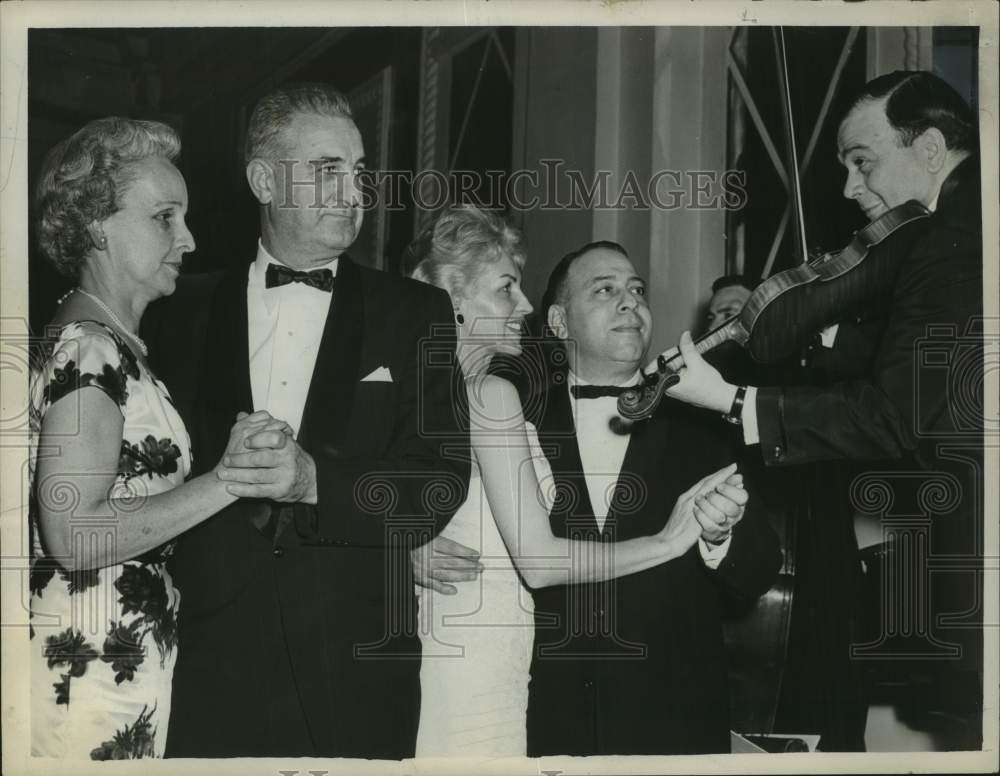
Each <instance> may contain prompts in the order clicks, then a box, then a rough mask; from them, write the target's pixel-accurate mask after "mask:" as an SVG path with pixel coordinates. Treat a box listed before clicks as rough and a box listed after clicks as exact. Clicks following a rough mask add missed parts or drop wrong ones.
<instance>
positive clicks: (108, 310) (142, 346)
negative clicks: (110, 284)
mask: <svg viewBox="0 0 1000 776" xmlns="http://www.w3.org/2000/svg"><path fill="white" fill-rule="evenodd" d="M74 291H79V292H80V293H81V294H83V295H84V296H86V297H89V298H90V299H91V300H92V301H93V302H94V304H96V305H97V306H98V307H100V308H101V309H102V310H103V311H104V313H105V315H107V316H108V318H110V319H111V322H112V323H113V324H114V325H115V326H117V327H118V329H119V331H121V333H122V334H124V335H125V336H126V337H128V338H129V339H130V340H132V342H134V343H135V346H136V347H137V348H139V352H140V353H142V355H143V358H145V357H146V356H148V355H149V348H147V347H146V343H145V342H143V341H142V339H141V338H140V337H139V335H138V334H133V333H132V332H130V331H129V330H128V328H127V327H126V326H125V324H124V323H122V321H121V318H119V317H118V316H117V315H115V311H114V310H112V309H111V308H110V307H108V306H107V304H105V303H104V300H103V299H100V298H99V297H96V296H94V295H93V294H92V293H90V292H89V291H84V290H83V289H82V288H80V287H79V286H77V287H76V288H73V289H71V290H69V291H68V292H66V293H65V294H63V297H62V299H60V300H59V304H62V303H63V302H64V301H65V299H66V297H68V296H69V295H70V294H72V293H73V292H74Z"/></svg>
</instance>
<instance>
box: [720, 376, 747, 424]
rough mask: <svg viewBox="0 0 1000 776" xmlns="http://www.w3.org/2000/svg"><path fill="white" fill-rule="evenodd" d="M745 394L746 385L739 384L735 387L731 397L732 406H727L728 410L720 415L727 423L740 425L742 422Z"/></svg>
mask: <svg viewBox="0 0 1000 776" xmlns="http://www.w3.org/2000/svg"><path fill="white" fill-rule="evenodd" d="M746 396H747V387H746V386H745V385H741V386H740V387H739V388H737V389H736V395H735V396H734V397H733V406H732V407H730V408H729V412H727V413H726V414H725V415H723V416H722V419H723V420H724V421H726V422H727V423H732V424H734V425H737V426H738V425H740V424H741V423H742V422H743V400H744V399H746Z"/></svg>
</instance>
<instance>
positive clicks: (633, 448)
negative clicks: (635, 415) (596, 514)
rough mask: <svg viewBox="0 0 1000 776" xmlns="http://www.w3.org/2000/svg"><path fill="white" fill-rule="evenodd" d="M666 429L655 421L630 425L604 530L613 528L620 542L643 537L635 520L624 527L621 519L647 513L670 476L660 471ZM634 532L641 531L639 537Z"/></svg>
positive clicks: (658, 421) (653, 419)
mask: <svg viewBox="0 0 1000 776" xmlns="http://www.w3.org/2000/svg"><path fill="white" fill-rule="evenodd" d="M664 429H665V426H664V424H663V421H661V420H658V419H655V418H651V419H650V420H647V421H642V422H639V423H635V424H632V426H631V431H630V433H629V441H628V448H627V449H626V450H625V458H624V459H623V460H622V468H621V470H620V471H619V473H618V482H617V483H616V484H615V491H614V495H613V497H612V499H611V506H610V509H609V510H608V517H607V520H606V521H605V530H608V529H609V528H611V527H613V528H614V530H615V538H616V539H617V540H619V541H620V540H622V539H627V538H630V537H631V536H632V535H642V533H643V529H642V528H641V527H640V526H638V525H637V524H636V523H635V521H634V520H628V521H627V523H628V525H624V524H622V523H620V522H619V518H620V517H622V516H628V515H634V514H635V513H637V512H639V513H643V514H645V513H646V512H648V511H649V510H648V505H649V502H650V500H651V499H652V498H653V497H654V496H653V494H654V489H655V488H656V484H657V483H659V482H660V481H661V480H662V479H663V478H664V477H666V476H667V475H666V473H665V472H662V471H658V469H659V467H660V466H661V460H662V459H661V447H660V444H657V440H662V439H663V434H664ZM661 444H662V441H661ZM623 529H624V531H625V532H624V533H622V530H623ZM635 529H639V533H638V534H634V531H635Z"/></svg>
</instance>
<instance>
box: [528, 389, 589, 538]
mask: <svg viewBox="0 0 1000 776" xmlns="http://www.w3.org/2000/svg"><path fill="white" fill-rule="evenodd" d="M546 397H547V398H546V401H547V402H548V404H547V406H546V408H545V410H544V411H543V413H542V415H541V417H540V419H539V425H538V440H539V443H540V444H541V446H542V449H543V450H545V454H546V457H547V458H548V459H549V465H550V466H551V467H552V477H553V480H554V482H555V493H556V497H555V503H554V504H553V506H552V514H551V515H550V517H549V520H550V522H551V524H552V530H553V532H554V533H555V534H556V535H557V536H566V535H567V533H568V528H569V527H570V526H569V525H567V523H568V522H570V521H571V524H572V527H573V528H575V529H576V530H577V531H579V530H581V529H583V530H585V531H586V532H588V533H593V534H595V535H597V534H599V533H600V532H599V529H598V527H597V521H596V520H595V519H594V507H593V505H592V504H591V503H590V494H589V492H588V491H587V482H586V478H585V476H584V470H583V460H582V458H581V457H580V446H579V440H578V439H577V436H576V424H575V423H574V422H573V408H572V404H571V403H570V400H569V392H568V391H567V390H566V387H565V386H564V385H557V386H556V387H555V388H553V389H551V390H550V391H549V392H548V394H547V395H546Z"/></svg>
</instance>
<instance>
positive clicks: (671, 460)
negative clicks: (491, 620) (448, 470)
mask: <svg viewBox="0 0 1000 776" xmlns="http://www.w3.org/2000/svg"><path fill="white" fill-rule="evenodd" d="M543 309H546V310H547V311H548V317H547V320H548V324H549V327H550V328H551V330H552V331H553V332H554V333H555V334H556V336H558V337H559V338H560V339H561V340H563V343H564V345H565V351H566V357H567V361H568V365H569V374H568V378H567V380H566V381H564V382H560V383H557V384H556V385H555V386H554V387H553V388H552V389H550V390H549V391H548V392H547V393H546V394H544V395H543V397H542V399H541V400H540V401H536V402H533V404H534V406H536V407H540V408H541V409H540V414H539V416H537V417H535V418H534V422H535V424H536V426H537V428H538V436H539V441H540V443H541V446H542V449H543V450H545V452H546V455H547V456H548V459H549V462H550V464H551V467H552V473H553V478H554V486H555V492H556V494H557V495H556V501H555V505H554V506H553V509H552V511H551V514H550V521H551V525H552V530H553V532H554V533H555V534H556V535H557V536H564V537H568V538H577V539H592V540H597V541H605V542H615V541H621V540H625V539H630V538H633V537H637V536H646V535H651V534H655V533H656V532H658V531H659V530H661V529H662V528H663V526H664V523H665V522H666V520H667V517H668V516H669V514H670V510H671V508H672V507H673V504H674V502H675V500H676V499H677V497H678V496H679V495H680V494H681V493H682V492H683V491H685V490H686V489H687V488H689V487H690V486H691V485H692V484H694V483H695V482H697V481H698V480H699V479H701V478H702V477H704V476H705V475H706V474H709V473H711V472H713V471H715V470H717V469H719V468H722V467H723V466H725V465H727V464H729V463H731V462H732V461H733V460H734V457H733V449H732V444H731V443H730V441H729V439H728V437H727V434H726V433H725V429H724V428H722V426H724V425H725V424H723V423H721V422H720V423H718V424H715V425H713V421H712V419H707V418H704V417H700V416H699V415H698V413H697V412H693V411H691V410H690V409H689V408H685V407H683V406H681V405H678V404H676V403H665V404H664V406H663V410H664V411H663V412H660V413H658V414H656V416H655V417H654V418H652V419H651V420H649V421H645V422H641V423H638V424H636V425H634V426H632V427H631V428H630V429H626V428H624V427H623V425H624V424H623V422H622V419H621V418H620V417H619V416H618V414H617V410H616V408H617V398H616V396H615V394H616V393H617V392H618V390H620V388H621V387H622V386H628V385H632V384H635V383H636V381H637V379H638V375H639V367H640V364H641V363H642V361H641V360H642V358H643V357H644V355H645V351H646V349H647V347H648V345H649V338H650V332H651V317H650V312H649V307H648V305H647V303H646V299H645V283H644V282H643V281H642V280H641V279H640V278H639V277H638V276H637V275H636V272H635V269H634V268H633V266H632V264H631V262H630V261H629V260H628V258H627V256H626V255H625V252H624V250H623V249H622V248H621V246H619V245H617V244H614V243H607V242H601V243H592V244H590V245H587V246H584V247H583V248H581V249H580V250H578V251H574V252H573V253H571V254H569V255H567V256H566V257H565V258H563V260H562V261H561V262H560V263H559V264H558V265H557V267H556V268H555V270H554V271H553V273H552V276H551V277H550V280H549V288H548V290H547V292H546V298H545V300H544V301H543ZM567 382H568V385H567V384H566V383H567ZM598 383H602V384H604V385H596V384H598ZM616 389H617V390H616ZM716 426H718V427H716ZM699 522H701V521H700V520H699ZM702 525H703V527H705V524H704V523H703V524H702ZM720 529H721V530H720V531H718V532H716V531H710V530H708V529H707V528H706V531H705V533H703V534H702V538H701V539H699V541H698V542H697V544H696V545H695V546H693V547H692V548H691V549H690V550H689V551H688V552H687V553H686V554H685V555H683V556H681V557H680V558H678V559H676V560H673V561H670V562H667V563H664V564H662V565H660V566H656V567H654V568H651V569H649V570H647V571H643V572H640V573H636V574H632V575H630V576H627V577H622V578H620V579H617V580H610V581H606V582H600V583H593V584H579V585H569V586H554V587H550V588H545V589H539V590H536V591H534V597H535V618H536V630H535V649H534V654H533V658H532V665H531V683H530V692H529V701H528V754H529V755H530V756H541V755H555V754H569V755H617V754H685V753H690V754H694V753H707V752H728V751H729V725H728V720H729V697H728V692H727V690H728V688H727V682H726V668H725V659H724V654H723V639H722V624H721V609H722V599H723V596H724V595H726V594H727V593H732V594H736V595H739V596H745V597H753V598H755V597H757V596H759V595H761V594H762V593H764V592H765V591H766V590H767V589H768V587H769V586H770V585H771V583H772V581H773V580H774V579H775V576H776V573H777V571H778V567H779V566H780V563H781V552H780V548H779V546H778V542H777V538H776V536H775V534H774V532H773V531H772V530H771V529H770V527H769V525H768V524H767V521H766V520H765V519H763V517H762V515H761V514H760V513H759V509H756V508H755V507H754V497H753V496H752V495H751V498H750V502H749V506H748V508H747V510H746V513H745V516H744V517H743V519H742V520H741V521H740V522H739V523H738V524H736V525H735V527H733V526H732V525H729V524H726V525H723V526H720Z"/></svg>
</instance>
